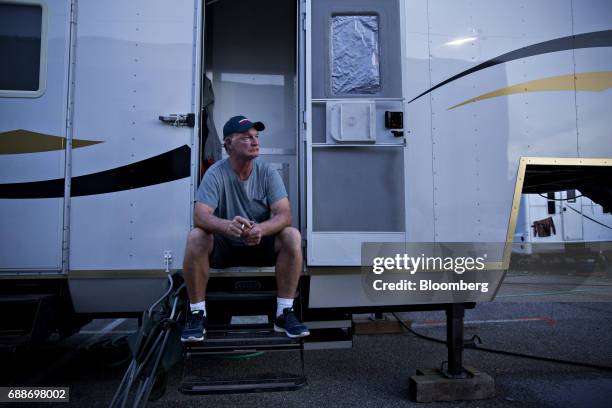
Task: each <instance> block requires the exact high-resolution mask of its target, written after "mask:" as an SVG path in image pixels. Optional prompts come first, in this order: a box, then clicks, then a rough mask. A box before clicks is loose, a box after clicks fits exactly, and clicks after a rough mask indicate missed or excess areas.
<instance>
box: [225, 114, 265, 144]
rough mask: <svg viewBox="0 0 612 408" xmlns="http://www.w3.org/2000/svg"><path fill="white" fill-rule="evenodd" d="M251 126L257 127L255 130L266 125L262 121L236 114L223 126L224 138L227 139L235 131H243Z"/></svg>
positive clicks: (261, 128)
mask: <svg viewBox="0 0 612 408" xmlns="http://www.w3.org/2000/svg"><path fill="white" fill-rule="evenodd" d="M250 128H255V130H258V131H262V130H264V129H265V128H266V127H265V126H264V124H263V123H261V122H251V121H250V120H248V119H247V118H246V117H244V116H240V115H239V116H234V117H232V118H230V120H228V121H227V122H226V123H225V126H223V138H224V139H225V138H226V137H228V136H231V135H232V134H233V133H243V132H246V131H247V130H249V129H250Z"/></svg>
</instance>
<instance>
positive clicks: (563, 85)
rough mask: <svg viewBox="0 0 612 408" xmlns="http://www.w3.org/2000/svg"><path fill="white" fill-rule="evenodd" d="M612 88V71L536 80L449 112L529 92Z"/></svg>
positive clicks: (488, 95) (469, 101)
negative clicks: (489, 100) (500, 97)
mask: <svg viewBox="0 0 612 408" xmlns="http://www.w3.org/2000/svg"><path fill="white" fill-rule="evenodd" d="M609 88H612V71H604V72H585V73H582V74H576V75H575V76H574V75H572V74H569V75H560V76H554V77H549V78H542V79H536V80H534V81H529V82H523V83H520V84H516V85H512V86H508V87H506V88H501V89H498V90H496V91H493V92H489V93H486V94H482V95H480V96H477V97H475V98H472V99H468V100H467V101H464V102H461V103H459V104H457V105H455V106H451V107H450V108H448V109H447V110H451V109H455V108H458V107H459V106H463V105H466V104H468V103H472V102H478V101H482V100H485V99H490V98H496V97H498V96H507V95H512V94H518V93H527V92H547V91H573V90H574V89H575V90H576V91H589V92H601V91H605V90H606V89H609Z"/></svg>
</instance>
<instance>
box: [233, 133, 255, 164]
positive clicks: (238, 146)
mask: <svg viewBox="0 0 612 408" xmlns="http://www.w3.org/2000/svg"><path fill="white" fill-rule="evenodd" d="M230 155H231V156H234V157H238V158H243V159H247V160H252V159H254V158H256V157H257V156H259V132H258V131H257V130H256V129H255V128H250V129H249V130H247V131H246V132H244V133H236V134H234V136H232V138H231V148H230Z"/></svg>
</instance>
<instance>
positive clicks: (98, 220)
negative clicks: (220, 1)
mask: <svg viewBox="0 0 612 408" xmlns="http://www.w3.org/2000/svg"><path fill="white" fill-rule="evenodd" d="M202 3H203V2H201V1H198V0H179V1H172V2H169V1H166V0H133V1H127V2H126V1H121V0H109V1H94V0H85V1H79V2H78V10H77V13H76V20H77V38H76V61H75V65H76V68H75V75H74V79H75V83H74V127H73V130H72V132H73V137H74V138H79V139H88V140H95V141H98V142H99V143H97V144H95V145H92V146H89V147H87V148H80V149H74V148H73V150H72V164H73V165H72V188H71V190H72V194H71V212H70V232H71V233H70V270H71V274H72V273H74V276H78V274H79V272H83V271H84V272H87V271H96V270H97V271H100V270H104V271H108V270H110V271H116V272H114V273H120V272H121V271H126V270H131V271H140V272H142V273H143V276H145V275H146V272H147V271H156V272H157V273H159V271H160V270H162V269H164V268H165V266H166V262H169V265H168V266H169V268H170V269H171V270H172V269H177V268H181V267H182V257H183V252H184V248H185V238H186V235H187V233H188V231H189V228H190V224H191V219H192V205H193V195H194V186H193V181H192V178H193V175H195V174H196V172H195V171H194V165H195V160H194V158H195V152H194V140H196V137H195V136H196V133H195V132H194V130H195V129H197V121H198V110H197V108H196V107H197V106H198V100H199V82H200V81H199V75H198V72H199V67H200V63H199V48H198V47H199V45H200V31H201V30H200V25H201V13H202V9H201V7H202ZM140 272H139V273H140ZM94 274H95V273H94ZM98 274H99V273H98Z"/></svg>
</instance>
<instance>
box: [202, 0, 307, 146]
mask: <svg viewBox="0 0 612 408" xmlns="http://www.w3.org/2000/svg"><path fill="white" fill-rule="evenodd" d="M295 6H296V5H295V4H294V2H291V1H286V0H284V1H283V0H261V1H256V2H254V1H248V0H219V1H217V2H214V3H212V4H210V5H209V6H207V8H206V36H207V38H206V46H205V53H206V55H205V59H206V61H205V64H206V72H207V75H208V77H209V78H210V79H211V81H212V84H213V91H214V93H215V108H214V119H215V125H216V128H217V131H218V133H219V135H222V130H223V124H224V123H225V122H226V121H227V119H229V118H230V117H231V116H234V115H245V116H246V117H248V118H249V119H251V120H253V121H257V120H259V121H262V122H263V123H264V124H265V125H266V130H265V131H263V132H262V133H261V139H260V142H261V147H262V148H263V149H266V148H284V149H294V150H295V147H296V139H297V137H296V106H295V103H296V99H295V94H296V75H295V71H296V68H295V18H296V17H295V16H296V10H295ZM237 11H239V12H237Z"/></svg>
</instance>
